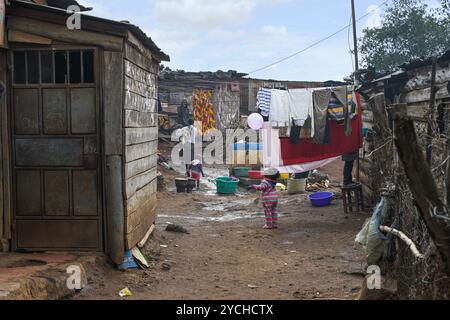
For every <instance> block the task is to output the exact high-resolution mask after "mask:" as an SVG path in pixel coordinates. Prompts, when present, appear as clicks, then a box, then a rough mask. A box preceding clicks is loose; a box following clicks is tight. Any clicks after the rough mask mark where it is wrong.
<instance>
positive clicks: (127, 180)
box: [123, 43, 159, 249]
mask: <svg viewBox="0 0 450 320" xmlns="http://www.w3.org/2000/svg"><path fill="white" fill-rule="evenodd" d="M141 50H142V49H139V46H135V45H133V44H131V43H128V44H127V45H126V48H125V61H124V84H125V85H124V90H125V91H124V119H123V127H124V197H125V220H126V244H127V247H128V248H129V249H132V248H133V247H135V246H136V244H137V243H138V242H139V241H141V240H142V239H143V238H144V236H145V234H146V233H147V231H148V230H149V229H150V227H151V226H152V224H153V223H154V222H155V220H156V191H157V181H156V177H157V155H156V153H157V150H158V114H157V79H158V70H159V63H158V62H156V61H154V60H152V59H149V57H148V53H145V52H142V51H141Z"/></svg>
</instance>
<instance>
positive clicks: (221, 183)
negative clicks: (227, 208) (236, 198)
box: [216, 177, 239, 194]
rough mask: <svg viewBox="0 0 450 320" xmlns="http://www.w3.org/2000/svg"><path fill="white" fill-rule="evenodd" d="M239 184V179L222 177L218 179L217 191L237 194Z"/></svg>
mask: <svg viewBox="0 0 450 320" xmlns="http://www.w3.org/2000/svg"><path fill="white" fill-rule="evenodd" d="M238 185H239V180H233V179H231V178H228V177H220V178H217V179H216V186H217V193H219V194H235V193H236V191H237V189H238Z"/></svg>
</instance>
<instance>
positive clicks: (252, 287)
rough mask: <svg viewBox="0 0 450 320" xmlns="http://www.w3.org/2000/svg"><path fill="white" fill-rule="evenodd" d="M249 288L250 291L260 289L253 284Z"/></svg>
mask: <svg viewBox="0 0 450 320" xmlns="http://www.w3.org/2000/svg"><path fill="white" fill-rule="evenodd" d="M248 287H249V288H250V289H257V288H259V287H258V286H255V285H253V284H249V285H248Z"/></svg>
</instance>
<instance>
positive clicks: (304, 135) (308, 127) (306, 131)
mask: <svg viewBox="0 0 450 320" xmlns="http://www.w3.org/2000/svg"><path fill="white" fill-rule="evenodd" d="M312 128H313V120H312V116H310V117H308V119H306V121H305V124H304V125H303V127H302V129H301V130H300V139H310V138H311V137H313V135H314V131H313V130H312Z"/></svg>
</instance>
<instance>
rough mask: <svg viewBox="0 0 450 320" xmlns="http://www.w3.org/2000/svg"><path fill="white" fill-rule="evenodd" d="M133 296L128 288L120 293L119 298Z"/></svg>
mask: <svg viewBox="0 0 450 320" xmlns="http://www.w3.org/2000/svg"><path fill="white" fill-rule="evenodd" d="M132 295H133V294H132V293H131V291H130V289H128V288H124V289H122V290H120V291H119V296H120V297H121V298H125V297H131V296H132Z"/></svg>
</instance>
